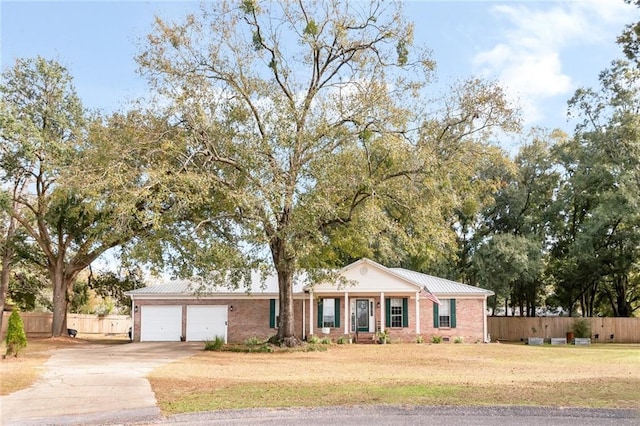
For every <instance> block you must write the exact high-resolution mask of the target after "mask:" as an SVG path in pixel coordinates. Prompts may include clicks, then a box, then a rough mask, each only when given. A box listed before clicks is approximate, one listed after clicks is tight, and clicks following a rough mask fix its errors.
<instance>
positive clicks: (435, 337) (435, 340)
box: [431, 334, 442, 343]
mask: <svg viewBox="0 0 640 426" xmlns="http://www.w3.org/2000/svg"><path fill="white" fill-rule="evenodd" d="M431 343H442V336H438V335H436V334H434V335H433V336H431Z"/></svg>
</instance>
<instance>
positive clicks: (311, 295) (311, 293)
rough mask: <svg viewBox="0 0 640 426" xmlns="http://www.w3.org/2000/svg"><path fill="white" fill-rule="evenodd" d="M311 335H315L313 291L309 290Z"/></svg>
mask: <svg viewBox="0 0 640 426" xmlns="http://www.w3.org/2000/svg"><path fill="white" fill-rule="evenodd" d="M309 334H311V335H313V290H309Z"/></svg>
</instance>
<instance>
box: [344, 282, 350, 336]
mask: <svg viewBox="0 0 640 426" xmlns="http://www.w3.org/2000/svg"><path fill="white" fill-rule="evenodd" d="M349 321H351V312H349V292H348V291H345V292H344V334H349V330H350V329H351V325H350V324H349Z"/></svg>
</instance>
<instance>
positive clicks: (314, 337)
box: [308, 335, 320, 345]
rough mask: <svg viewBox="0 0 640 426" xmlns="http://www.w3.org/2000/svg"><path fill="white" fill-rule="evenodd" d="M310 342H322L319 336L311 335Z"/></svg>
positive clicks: (313, 343)
mask: <svg viewBox="0 0 640 426" xmlns="http://www.w3.org/2000/svg"><path fill="white" fill-rule="evenodd" d="M308 342H309V343H311V344H312V345H315V344H317V343H320V339H319V338H318V336H315V335H314V336H311V337H309V339H308Z"/></svg>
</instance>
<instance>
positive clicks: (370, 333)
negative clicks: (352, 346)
mask: <svg viewBox="0 0 640 426" xmlns="http://www.w3.org/2000/svg"><path fill="white" fill-rule="evenodd" d="M309 300H310V303H309V305H308V306H309V312H308V317H307V321H308V324H309V326H308V333H309V335H312V336H317V337H320V338H322V337H329V338H331V339H332V340H336V339H338V338H340V337H341V336H348V337H349V338H351V339H352V341H353V342H354V343H375V342H377V341H378V335H379V334H381V333H385V335H387V336H388V337H389V338H390V339H394V340H400V341H414V340H415V338H416V336H417V335H419V334H420V333H421V327H420V323H421V320H420V311H421V309H420V304H421V301H422V302H426V299H425V298H424V297H422V299H421V297H420V292H412V293H397V292H396V293H393V294H385V293H384V292H381V293H379V294H377V295H373V294H362V293H356V294H354V293H349V292H343V293H333V294H327V293H323V294H314V293H313V292H310V293H309ZM305 337H306V336H305Z"/></svg>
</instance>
